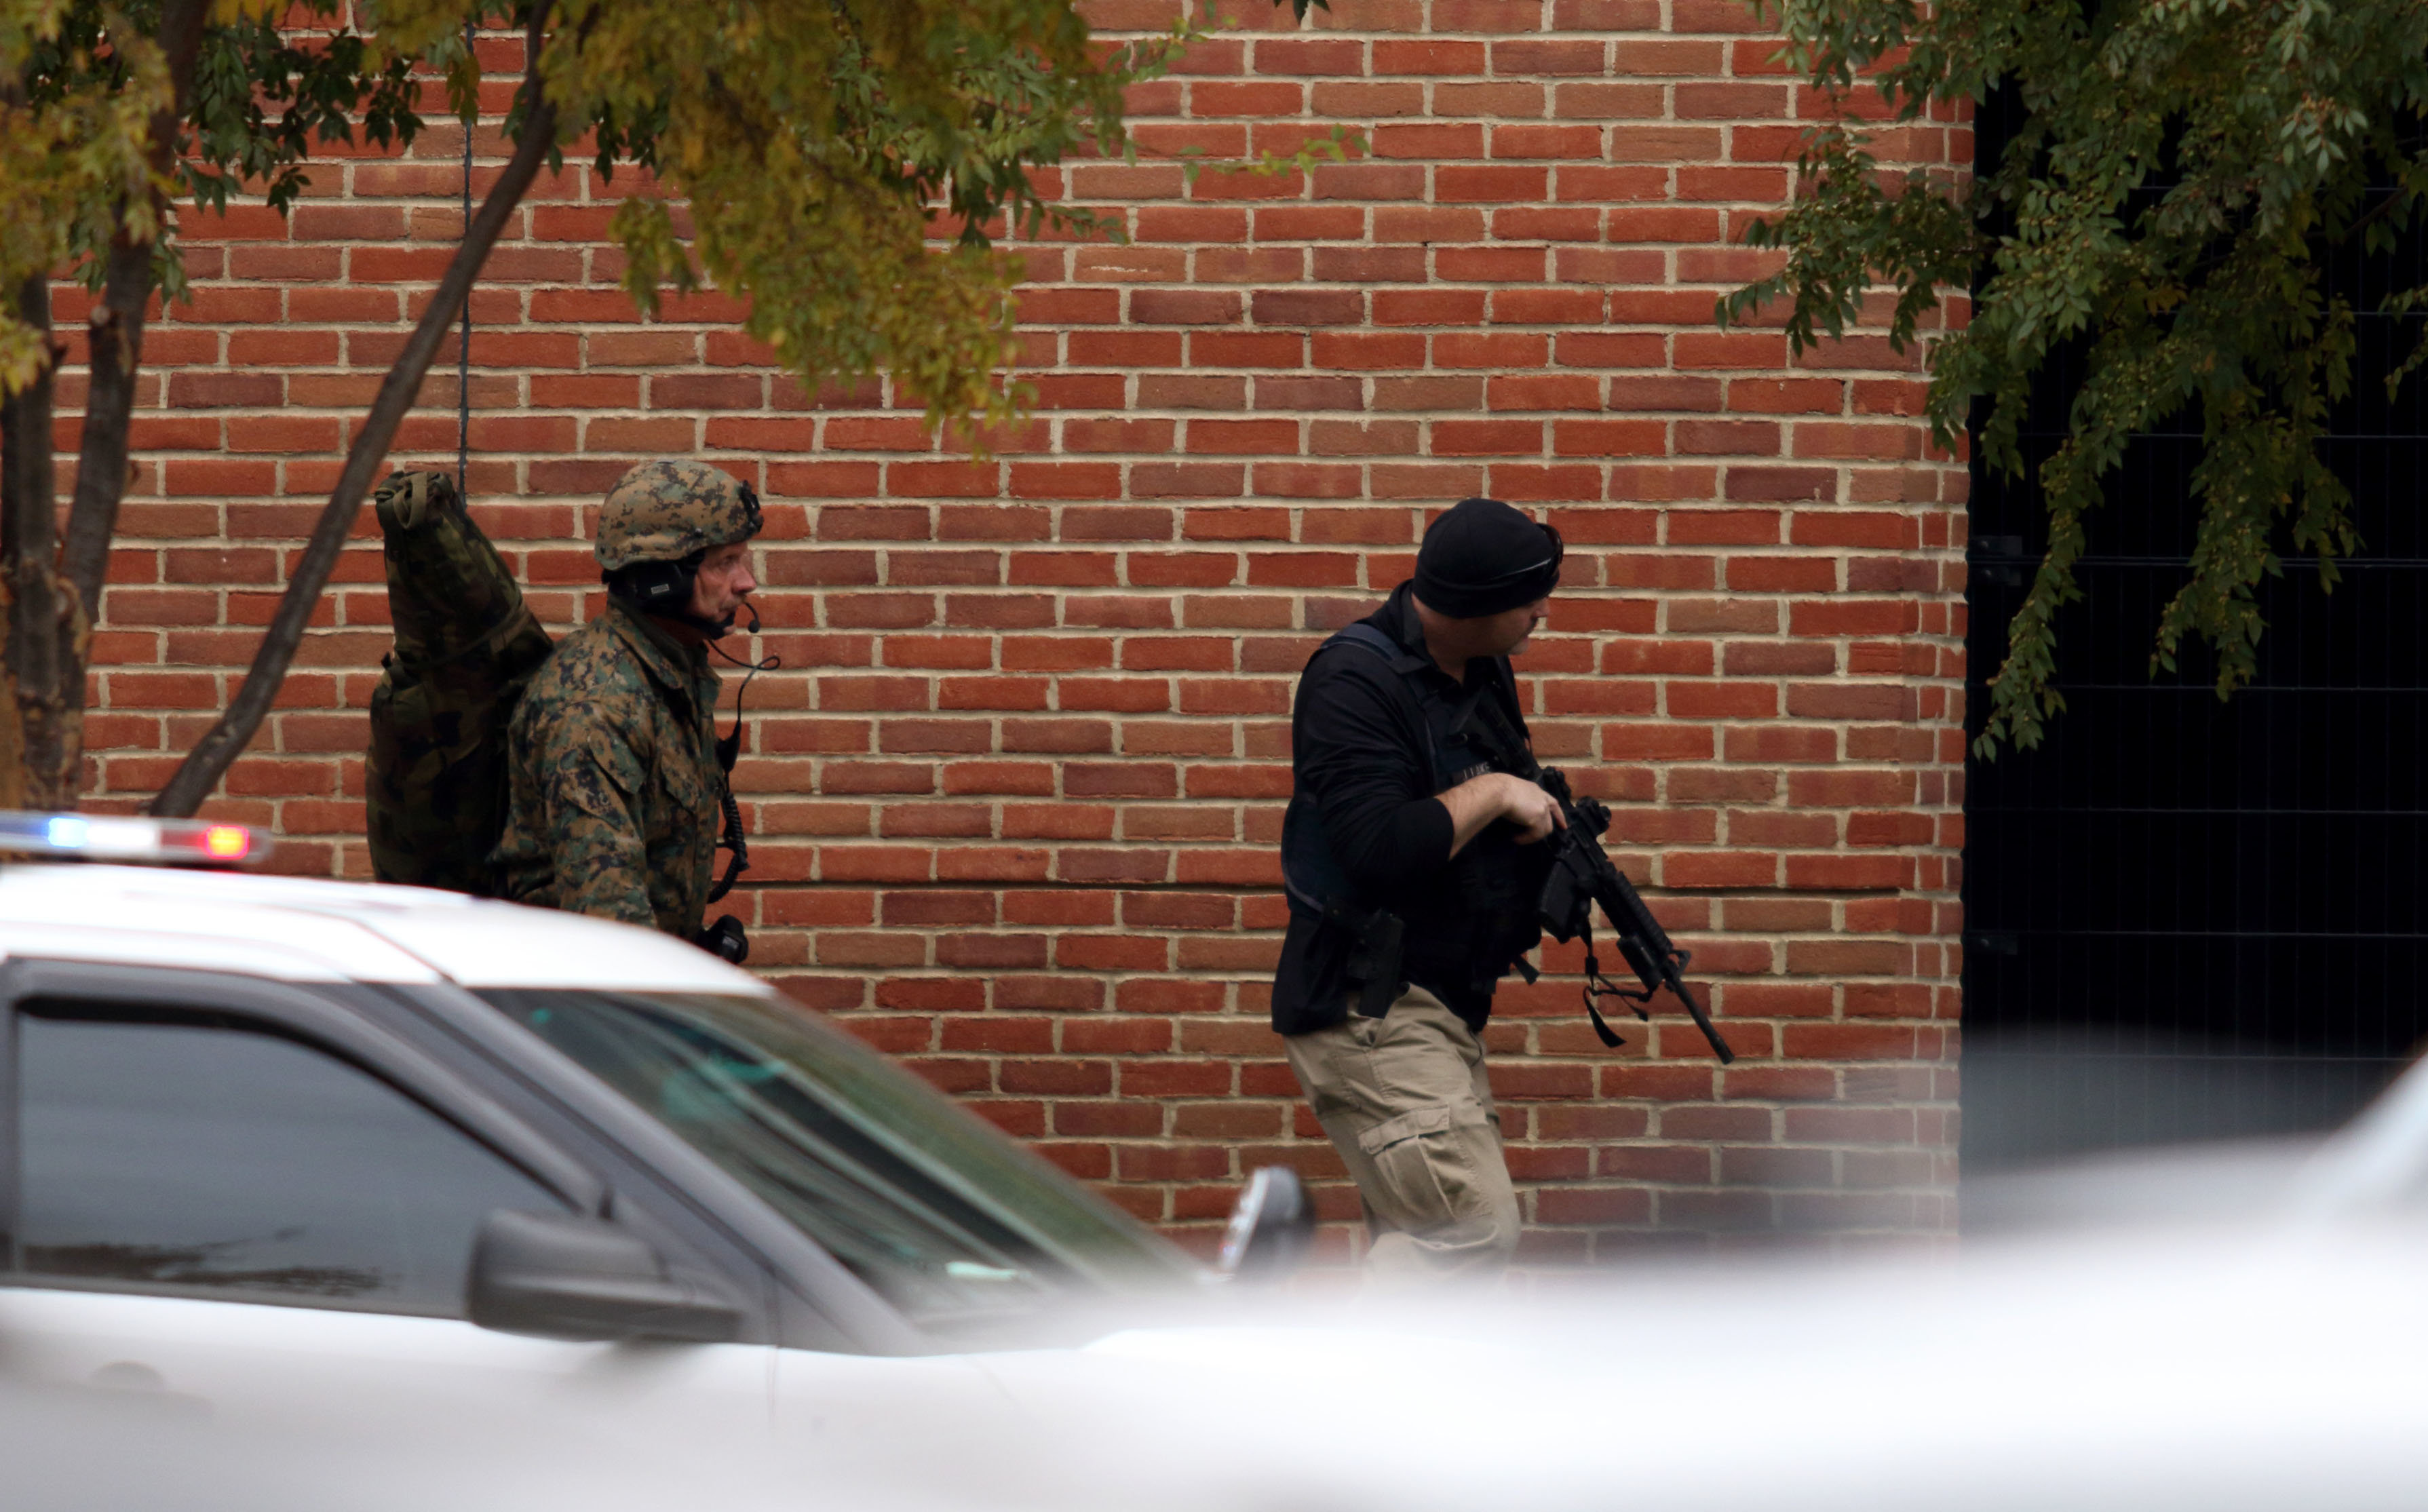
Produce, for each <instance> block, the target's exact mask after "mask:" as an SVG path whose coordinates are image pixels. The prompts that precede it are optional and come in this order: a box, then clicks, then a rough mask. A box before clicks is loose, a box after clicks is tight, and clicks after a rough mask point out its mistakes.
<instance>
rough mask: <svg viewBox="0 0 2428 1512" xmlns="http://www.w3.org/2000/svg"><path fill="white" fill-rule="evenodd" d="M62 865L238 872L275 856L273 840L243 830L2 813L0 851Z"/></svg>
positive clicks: (199, 823)
mask: <svg viewBox="0 0 2428 1512" xmlns="http://www.w3.org/2000/svg"><path fill="white" fill-rule="evenodd" d="M11 850H14V851H31V852H33V853H34V854H36V855H43V856H56V857H58V858H60V859H62V860H70V859H73V860H79V861H132V862H148V863H152V864H154V865H160V866H238V865H243V864H245V863H249V862H257V861H260V860H261V859H262V858H264V857H265V856H268V855H269V854H270V840H269V837H268V836H266V835H261V834H257V833H255V832H254V830H250V829H248V828H246V827H245V826H243V825H240V824H214V823H211V822H209V821H207V820H202V819H152V818H144V817H140V816H132V815H119V814H33V813H27V812H25V811H23V810H7V809H0V851H11Z"/></svg>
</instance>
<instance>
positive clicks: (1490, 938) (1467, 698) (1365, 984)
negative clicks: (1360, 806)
mask: <svg viewBox="0 0 2428 1512" xmlns="http://www.w3.org/2000/svg"><path fill="white" fill-rule="evenodd" d="M1335 647H1348V648H1353V649H1355V650H1356V651H1357V652H1358V653H1361V654H1367V655H1373V656H1379V657H1381V658H1383V659H1384V660H1385V661H1386V662H1388V663H1389V664H1390V666H1391V669H1392V670H1393V671H1394V672H1397V673H1399V674H1400V676H1401V677H1402V678H1403V680H1404V681H1405V682H1406V685H1407V688H1408V691H1409V692H1410V693H1411V694H1413V695H1414V696H1415V698H1416V700H1417V703H1418V706H1419V708H1420V709H1421V710H1422V711H1423V714H1424V720H1425V728H1426V731H1427V733H1428V736H1429V738H1430V743H1431V744H1430V747H1429V748H1428V750H1427V751H1426V759H1427V763H1428V765H1429V767H1430V770H1431V778H1432V786H1433V791H1434V792H1435V793H1443V792H1447V791H1448V790H1450V789H1451V788H1453V787H1456V786H1457V785H1458V784H1460V783H1461V782H1464V781H1468V780H1469V779H1471V778H1474V777H1478V776H1481V775H1483V774H1484V773H1485V772H1488V771H1490V770H1492V764H1491V762H1490V760H1489V759H1488V758H1487V756H1486V754H1485V743H1484V742H1483V741H1482V740H1481V739H1480V738H1478V737H1477V735H1476V734H1475V733H1474V732H1473V728H1474V722H1473V711H1474V704H1475V700H1476V699H1479V698H1497V699H1499V700H1501V715H1502V717H1503V721H1504V722H1505V723H1506V724H1508V725H1509V726H1510V727H1511V728H1513V729H1518V730H1523V729H1524V727H1525V726H1524V719H1523V716H1522V715H1521V714H1520V713H1519V711H1518V707H1517V702H1516V699H1515V698H1514V697H1512V696H1511V695H1510V692H1509V691H1508V689H1507V687H1506V686H1505V680H1502V679H1490V680H1486V681H1485V682H1484V684H1483V685H1482V686H1481V687H1478V688H1476V689H1474V690H1472V691H1470V692H1468V693H1466V694H1463V695H1456V696H1453V695H1452V694H1451V693H1450V692H1448V691H1447V690H1446V689H1444V688H1443V687H1442V685H1441V684H1442V681H1443V680H1442V679H1440V678H1439V677H1437V676H1427V675H1425V674H1426V673H1428V672H1429V671H1432V670H1433V663H1432V662H1431V661H1429V660H1428V659H1426V658H1425V657H1423V656H1421V655H1419V654H1417V653H1415V652H1413V651H1410V650H1409V649H1407V648H1405V647H1403V646H1402V645H1400V644H1399V643H1398V642H1396V641H1394V640H1392V639H1391V637H1390V636H1389V635H1387V634H1386V633H1383V632H1382V631H1380V630H1378V629H1376V628H1375V627H1374V626H1372V625H1370V624H1366V623H1364V622H1362V621H1361V622H1360V623H1357V624H1353V625H1351V626H1350V627H1349V628H1347V629H1346V630H1343V631H1341V632H1340V633H1337V634H1336V635H1334V636H1333V637H1332V638H1331V639H1330V640H1328V641H1326V642H1324V644H1323V645H1322V646H1321V648H1319V649H1318V650H1317V653H1316V654H1317V655H1319V656H1320V655H1322V654H1324V653H1325V652H1326V651H1330V650H1332V649H1333V648H1335ZM1550 863H1551V847H1550V846H1547V845H1539V844H1538V845H1531V846H1528V845H1520V844H1518V840H1517V838H1516V832H1515V830H1513V829H1512V827H1511V826H1509V825H1508V824H1506V823H1498V822H1497V823H1494V824H1492V825H1490V826H1488V827H1487V828H1486V829H1485V831H1484V833H1482V834H1480V835H1478V836H1476V837H1475V838H1474V839H1473V840H1471V841H1469V842H1468V844H1467V845H1466V846H1465V847H1464V848H1462V849H1461V850H1460V851H1459V853H1458V854H1457V855H1456V856H1455V857H1453V858H1452V861H1451V863H1450V865H1449V866H1448V867H1447V868H1446V869H1444V870H1443V871H1441V872H1438V873H1436V874H1435V875H1434V876H1433V877H1431V878H1428V879H1424V880H1423V881H1421V882H1419V883H1417V884H1414V885H1412V886H1411V887H1409V888H1407V889H1405V890H1403V891H1402V892H1400V893H1398V894H1396V895H1394V896H1367V895H1365V894H1363V893H1362V892H1361V891H1360V890H1359V889H1358V888H1357V887H1356V886H1355V885H1354V884H1353V883H1352V882H1351V881H1350V880H1349V877H1348V873H1347V871H1346V870H1345V869H1344V868H1343V867H1342V866H1341V865H1340V863H1339V862H1338V861H1337V858H1336V857H1335V856H1334V854H1333V851H1332V846H1331V844H1330V842H1329V840H1328V839H1327V838H1326V836H1325V834H1324V831H1323V818H1322V815H1321V813H1319V812H1318V810H1317V808H1316V804H1315V799H1314V798H1313V797H1312V796H1310V795H1308V794H1306V793H1303V792H1294V793H1293V794H1292V796H1291V797H1290V803H1289V808H1288V812H1287V814H1285V815H1284V817H1283V821H1282V876H1283V879H1284V881H1285V883H1286V885H1287V886H1288V891H1289V898H1290V908H1291V911H1292V912H1295V913H1297V914H1300V915H1301V916H1302V917H1304V918H1306V919H1308V920H1309V922H1319V921H1320V924H1321V929H1322V930H1324V931H1328V932H1337V933H1338V934H1340V935H1345V936H1346V937H1348V939H1349V940H1350V941H1351V942H1352V944H1351V945H1350V949H1349V953H1348V978H1349V980H1350V982H1351V983H1352V985H1353V986H1354V987H1355V988H1356V989H1357V993H1358V1004H1357V1006H1358V1011H1360V1012H1363V1013H1366V1014H1368V1015H1370V1016H1373V1017H1380V1016H1381V1015H1382V1014H1383V1012H1384V1011H1386V1009H1387V1008H1388V1007H1389V1006H1390V1002H1391V999H1393V998H1394V997H1397V996H1398V995H1399V994H1400V992H1401V990H1402V987H1403V984H1404V983H1414V984H1415V985H1417V986H1419V987H1422V988H1424V989H1425V990H1427V991H1428V992H1431V993H1433V994H1435V996H1437V997H1440V998H1442V999H1443V1001H1444V1002H1445V1003H1447V1004H1449V1005H1450V1006H1451V1007H1452V1009H1453V1010H1454V1011H1458V1012H1459V1013H1460V1016H1461V1017H1464V1018H1468V1019H1470V1020H1471V1021H1473V1022H1478V1023H1480V1022H1481V1021H1482V1017H1483V1015H1484V1013H1485V1012H1486V1011H1489V1005H1490V1002H1491V998H1492V993H1493V989H1494V987H1495V986H1496V985H1497V984H1498V983H1499V981H1500V980H1501V978H1502V977H1503V976H1506V975H1507V974H1508V973H1509V972H1510V971H1511V970H1512V969H1515V968H1518V963H1519V961H1520V959H1521V958H1522V957H1523V956H1524V955H1525V953H1526V952H1527V951H1529V950H1531V949H1533V948H1534V945H1535V944H1536V943H1537V942H1538V941H1540V939H1541V938H1542V928H1541V925H1540V923H1539V922H1538V920H1539V913H1538V904H1539V901H1540V899H1541V896H1542V892H1543V879H1544V878H1545V876H1546V875H1547V874H1548V872H1549V870H1550ZM1529 975H1530V976H1531V975H1532V973H1531V972H1530V973H1529Z"/></svg>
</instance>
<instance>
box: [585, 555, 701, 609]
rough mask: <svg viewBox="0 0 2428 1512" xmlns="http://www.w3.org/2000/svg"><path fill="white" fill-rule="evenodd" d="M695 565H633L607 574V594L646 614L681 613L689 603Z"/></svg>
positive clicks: (649, 563)
mask: <svg viewBox="0 0 2428 1512" xmlns="http://www.w3.org/2000/svg"><path fill="white" fill-rule="evenodd" d="M695 566H696V564H694V563H692V562H690V561H682V562H634V563H632V565H630V566H628V567H619V568H617V569H616V570H615V571H614V572H610V573H608V574H607V575H606V576H607V591H608V592H610V593H612V594H614V595H615V596H616V597H617V598H619V599H622V600H626V601H627V602H629V603H631V604H632V607H634V608H635V609H639V610H642V611H644V612H645V613H648V614H653V615H671V614H678V613H681V610H682V608H683V606H684V605H686V604H688V603H690V602H691V590H692V575H693V572H694V570H695Z"/></svg>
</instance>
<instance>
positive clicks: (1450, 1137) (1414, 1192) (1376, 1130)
mask: <svg viewBox="0 0 2428 1512" xmlns="http://www.w3.org/2000/svg"><path fill="white" fill-rule="evenodd" d="M1457 1122H1458V1120H1457V1113H1456V1111H1455V1110H1454V1109H1451V1108H1448V1107H1436V1108H1419V1109H1417V1110H1416V1111H1414V1112H1410V1113H1402V1114H1400V1115H1399V1116H1398V1117H1397V1118H1386V1119H1385V1120H1384V1121H1383V1122H1381V1123H1380V1124H1377V1125H1375V1126H1373V1127H1372V1128H1370V1129H1368V1130H1367V1131H1366V1132H1364V1133H1363V1134H1360V1135H1358V1136H1357V1148H1358V1149H1359V1150H1361V1151H1363V1152H1364V1153H1365V1155H1366V1158H1367V1159H1370V1160H1371V1161H1373V1162H1374V1175H1375V1179H1376V1181H1377V1183H1378V1184H1379V1185H1380V1187H1381V1189H1382V1191H1381V1192H1380V1195H1381V1196H1382V1197H1383V1198H1384V1199H1385V1202H1384V1203H1378V1204H1376V1205H1375V1207H1376V1208H1377V1213H1376V1216H1378V1217H1380V1218H1382V1219H1383V1220H1384V1221H1385V1222H1386V1223H1387V1224H1390V1225H1391V1226H1392V1227H1394V1228H1399V1229H1404V1230H1406V1231H1408V1232H1410V1233H1415V1234H1422V1233H1426V1232H1428V1231H1431V1230H1434V1229H1438V1228H1441V1227H1444V1226H1445V1225H1448V1224H1452V1223H1455V1222H1457V1221H1458V1220H1459V1219H1461V1218H1463V1217H1465V1216H1467V1214H1468V1210H1469V1209H1472V1208H1474V1207H1475V1206H1476V1182H1475V1175H1474V1173H1473V1172H1472V1171H1470V1170H1469V1169H1468V1163H1467V1152H1466V1150H1465V1148H1464V1146H1463V1145H1462V1144H1461V1142H1460V1141H1459V1138H1458V1134H1457V1130H1456V1125H1457ZM1386 1205H1387V1206H1386Z"/></svg>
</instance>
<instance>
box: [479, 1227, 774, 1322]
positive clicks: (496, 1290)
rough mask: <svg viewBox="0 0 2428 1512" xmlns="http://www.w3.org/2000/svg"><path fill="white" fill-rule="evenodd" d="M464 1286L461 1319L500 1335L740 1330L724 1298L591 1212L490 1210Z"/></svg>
mask: <svg viewBox="0 0 2428 1512" xmlns="http://www.w3.org/2000/svg"><path fill="white" fill-rule="evenodd" d="M464 1292H465V1311H466V1314H467V1316H468V1317H469V1318H470V1319H471V1320H472V1322H474V1323H478V1324H480V1325H481V1326H482V1327H484V1328H494V1329H497V1330H498V1331H499V1332H500V1333H508V1334H538V1335H541V1336H543V1337H545V1338H550V1339H602V1340H604V1339H680V1340H683V1341H685V1342H689V1343H697V1344H718V1343H725V1342H727V1341H729V1340H730V1339H733V1338H734V1337H735V1336H736V1335H738V1334H739V1333H740V1332H741V1331H742V1309H741V1308H740V1307H736V1306H735V1305H734V1303H733V1302H732V1300H731V1299H730V1298H728V1297H725V1296H722V1295H719V1294H718V1293H717V1292H716V1291H715V1290H714V1289H712V1288H710V1287H707V1286H703V1285H701V1284H699V1283H697V1282H693V1281H687V1280H682V1279H680V1278H677V1277H674V1276H671V1275H669V1274H667V1272H666V1262H665V1260H664V1258H663V1257H660V1256H659V1254H658V1252H657V1251H656V1250H655V1249H653V1248H651V1247H650V1245H649V1241H647V1240H645V1239H643V1238H641V1236H640V1235H638V1234H635V1233H633V1232H632V1230H631V1229H629V1228H625V1227H623V1226H622V1225H620V1224H612V1223H607V1222H605V1221H603V1220H600V1219H596V1218H575V1217H570V1216H567V1215H565V1214H561V1213H526V1212H516V1211H513V1210H512V1209H510V1208H498V1209H497V1210H495V1211H493V1212H491V1213H490V1214H489V1216H488V1217H487V1218H486V1219H484V1220H483V1221H482V1224H481V1232H480V1237H479V1238H478V1239H476V1240H474V1241H473V1243H472V1269H471V1273H470V1275H469V1276H468V1278H467V1280H466V1282H465V1288H464Z"/></svg>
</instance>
